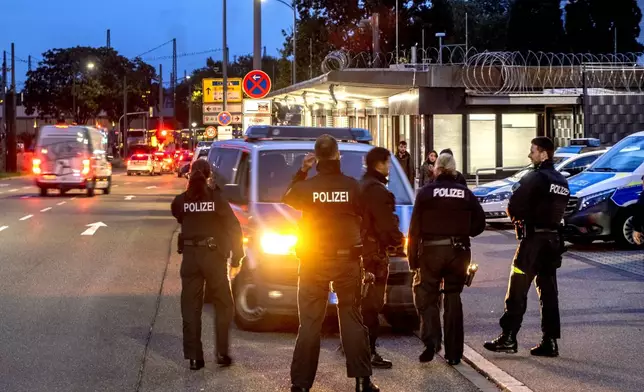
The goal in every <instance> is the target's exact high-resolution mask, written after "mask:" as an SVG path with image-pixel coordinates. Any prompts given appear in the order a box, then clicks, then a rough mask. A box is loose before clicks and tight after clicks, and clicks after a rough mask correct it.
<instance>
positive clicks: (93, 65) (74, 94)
mask: <svg viewBox="0 0 644 392" xmlns="http://www.w3.org/2000/svg"><path fill="white" fill-rule="evenodd" d="M85 68H87V70H88V71H92V70H93V69H94V68H96V64H94V63H92V62H89V63H87V64H86V65H85ZM78 72H79V71H78V67H76V66H75V67H74V77H73V80H72V110H73V111H74V121H76V116H77V115H78V113H77V112H76V78H77V75H78Z"/></svg>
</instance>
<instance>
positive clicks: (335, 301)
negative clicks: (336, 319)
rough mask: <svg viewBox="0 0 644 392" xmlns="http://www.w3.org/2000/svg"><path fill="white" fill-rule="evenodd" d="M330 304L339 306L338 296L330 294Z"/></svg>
mask: <svg viewBox="0 0 644 392" xmlns="http://www.w3.org/2000/svg"><path fill="white" fill-rule="evenodd" d="M329 303H330V304H331V305H337V304H338V295H337V294H336V293H334V292H330V293H329Z"/></svg>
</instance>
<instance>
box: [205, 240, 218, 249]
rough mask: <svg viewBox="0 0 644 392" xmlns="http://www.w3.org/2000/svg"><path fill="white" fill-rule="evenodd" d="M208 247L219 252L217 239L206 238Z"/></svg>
mask: <svg viewBox="0 0 644 392" xmlns="http://www.w3.org/2000/svg"><path fill="white" fill-rule="evenodd" d="M206 246H207V247H208V249H210V250H211V251H213V252H214V251H216V250H217V244H216V243H215V239H214V238H212V237H209V238H206Z"/></svg>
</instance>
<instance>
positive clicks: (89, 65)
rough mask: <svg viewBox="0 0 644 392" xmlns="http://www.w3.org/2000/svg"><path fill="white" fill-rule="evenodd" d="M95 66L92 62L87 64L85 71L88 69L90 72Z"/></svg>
mask: <svg viewBox="0 0 644 392" xmlns="http://www.w3.org/2000/svg"><path fill="white" fill-rule="evenodd" d="M95 66H96V65H95V64H94V63H92V62H89V63H87V69H89V70H90V71H91V70H93V69H94V67H95Z"/></svg>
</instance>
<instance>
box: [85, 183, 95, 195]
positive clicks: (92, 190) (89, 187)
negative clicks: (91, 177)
mask: <svg viewBox="0 0 644 392" xmlns="http://www.w3.org/2000/svg"><path fill="white" fill-rule="evenodd" d="M95 194H96V181H92V182H90V183H89V184H87V197H94V195H95Z"/></svg>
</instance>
